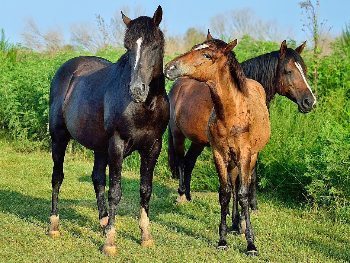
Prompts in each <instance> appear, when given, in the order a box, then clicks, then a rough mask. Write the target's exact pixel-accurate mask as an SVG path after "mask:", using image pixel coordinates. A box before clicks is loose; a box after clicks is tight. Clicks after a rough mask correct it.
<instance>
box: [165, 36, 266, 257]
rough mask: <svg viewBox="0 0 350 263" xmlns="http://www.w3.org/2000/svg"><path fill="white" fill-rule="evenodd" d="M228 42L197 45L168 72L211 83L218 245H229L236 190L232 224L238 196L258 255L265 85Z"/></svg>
mask: <svg viewBox="0 0 350 263" xmlns="http://www.w3.org/2000/svg"><path fill="white" fill-rule="evenodd" d="M236 44H237V40H235V41H232V42H231V43H229V44H226V43H225V42H223V41H221V40H217V39H211V40H207V41H205V42H204V43H202V44H200V45H197V46H194V47H193V48H192V50H191V51H189V52H187V53H186V54H184V55H182V56H179V57H177V58H175V59H174V60H173V61H171V62H169V63H168V64H167V65H166V69H165V75H166V76H167V77H168V78H170V79H174V78H177V77H180V76H188V77H190V78H193V79H196V80H198V81H203V82H206V84H207V85H208V86H209V91H210V96H211V99H212V101H213V105H214V108H213V110H212V112H211V115H210V118H209V122H208V139H209V143H210V146H211V148H212V152H213V157H214V162H215V166H216V170H217V172H218V176H219V181H220V189H219V201H220V205H221V223H220V225H219V235H220V239H219V243H218V248H223V249H225V248H226V247H227V242H226V233H227V225H226V216H227V211H228V205H229V202H230V198H231V189H233V193H234V202H233V203H234V209H233V217H234V221H233V228H234V229H236V230H237V231H239V226H240V216H239V212H238V200H239V203H240V205H241V208H242V216H244V219H245V227H246V229H245V236H246V240H247V253H248V254H250V255H255V254H257V248H256V246H255V244H254V234H253V229H252V226H251V222H250V212H249V203H248V192H249V187H250V183H251V175H252V171H253V169H254V167H255V164H256V160H257V155H258V152H259V151H261V150H262V149H263V147H264V146H265V145H266V143H267V142H268V140H269V137H270V121H269V113H268V109H267V107H266V96H265V92H264V89H263V87H262V86H261V84H260V83H258V82H257V81H255V80H251V79H247V78H246V77H245V75H244V72H243V69H242V68H241V66H240V65H239V63H238V62H237V60H236V58H235V55H234V53H233V52H231V50H232V49H233V48H234V47H235V46H236Z"/></svg>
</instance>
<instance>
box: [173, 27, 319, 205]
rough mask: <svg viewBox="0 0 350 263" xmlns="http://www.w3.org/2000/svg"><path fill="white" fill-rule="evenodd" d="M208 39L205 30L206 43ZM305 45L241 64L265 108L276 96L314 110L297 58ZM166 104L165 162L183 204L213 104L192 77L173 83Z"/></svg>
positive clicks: (283, 48)
mask: <svg viewBox="0 0 350 263" xmlns="http://www.w3.org/2000/svg"><path fill="white" fill-rule="evenodd" d="M211 39H212V36H211V34H210V33H209V31H208V35H207V40H211ZM305 44H306V42H304V43H303V44H302V45H300V46H299V47H297V48H296V49H291V48H288V47H287V44H286V41H283V42H282V43H281V46H280V49H279V50H277V51H273V52H271V53H267V54H263V55H260V56H258V57H255V58H252V59H249V60H247V61H244V62H243V63H242V64H241V66H242V68H243V71H244V73H245V74H246V76H247V77H248V78H251V79H254V80H256V81H258V82H259V83H260V84H262V85H263V87H264V90H265V93H266V105H267V107H268V108H269V106H270V102H271V101H272V99H273V98H274V97H275V95H276V94H280V95H282V96H286V97H288V98H289V99H290V100H292V101H293V102H295V103H296V104H297V105H298V108H299V111H300V112H302V113H307V112H309V111H311V110H312V108H313V107H314V105H315V103H316V98H315V96H314V94H313V93H312V91H311V89H310V86H309V85H308V83H307V81H306V79H305V75H306V66H305V63H304V61H303V59H302V57H301V56H300V54H301V52H302V51H303V49H304V47H305ZM169 102H170V109H171V110H170V112H171V114H170V121H169V126H168V133H169V140H168V141H169V144H168V161H169V167H170V169H171V171H172V175H173V177H175V178H179V189H178V192H179V198H178V201H179V202H185V201H186V200H191V192H190V190H191V187H190V183H191V175H192V170H193V168H194V166H195V163H196V160H197V158H198V156H199V155H200V154H201V153H202V151H203V149H204V147H205V146H208V143H209V142H208V138H207V134H206V129H207V123H208V120H209V116H210V112H211V109H212V107H213V102H212V100H211V97H210V92H209V87H208V85H207V84H206V83H204V82H199V81H197V80H195V79H191V78H179V79H177V80H176V81H175V82H174V84H173V86H172V88H171V91H170V93H169ZM186 138H187V139H189V140H190V141H191V145H190V147H189V149H188V151H187V152H186V154H185V139H186ZM255 171H256V169H254V174H253V177H252V180H253V182H252V187H251V198H250V202H251V207H252V209H253V210H256V209H257V201H256V183H255V181H256V172H255Z"/></svg>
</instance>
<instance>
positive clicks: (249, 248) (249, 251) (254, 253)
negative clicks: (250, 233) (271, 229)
mask: <svg viewBox="0 0 350 263" xmlns="http://www.w3.org/2000/svg"><path fill="white" fill-rule="evenodd" d="M258 254H259V253H258V250H257V248H256V246H255V245H254V244H252V243H249V244H248V246H247V255H248V256H252V257H255V256H257V255H258Z"/></svg>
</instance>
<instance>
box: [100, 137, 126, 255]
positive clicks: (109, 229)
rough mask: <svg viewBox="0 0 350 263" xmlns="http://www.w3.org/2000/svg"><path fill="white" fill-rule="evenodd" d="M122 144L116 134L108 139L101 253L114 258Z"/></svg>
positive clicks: (119, 195) (120, 191) (120, 194)
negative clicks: (106, 201)
mask: <svg viewBox="0 0 350 263" xmlns="http://www.w3.org/2000/svg"><path fill="white" fill-rule="evenodd" d="M123 153H124V142H123V140H122V139H121V138H120V137H119V134H118V133H117V132H115V133H114V135H113V136H112V137H111V138H110V139H109V145H108V165H109V190H108V203H109V213H108V214H109V218H108V224H107V226H106V228H105V233H106V241H105V244H104V246H103V248H102V251H103V253H104V254H106V255H107V256H114V255H116V253H117V249H116V246H115V226H114V223H115V214H116V209H117V205H118V204H119V201H120V199H121V196H122V190H121V170H122V163H123Z"/></svg>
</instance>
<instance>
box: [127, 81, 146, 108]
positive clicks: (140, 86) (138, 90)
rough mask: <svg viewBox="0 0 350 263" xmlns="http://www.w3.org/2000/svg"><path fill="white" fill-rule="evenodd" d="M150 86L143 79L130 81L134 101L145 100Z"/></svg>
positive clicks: (130, 91)
mask: <svg viewBox="0 0 350 263" xmlns="http://www.w3.org/2000/svg"><path fill="white" fill-rule="evenodd" d="M148 92H149V86H148V85H146V84H144V83H143V82H141V81H136V82H134V83H130V90H129V93H130V96H131V98H132V100H133V101H134V102H137V103H139V102H145V101H146V99H147V96H148Z"/></svg>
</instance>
